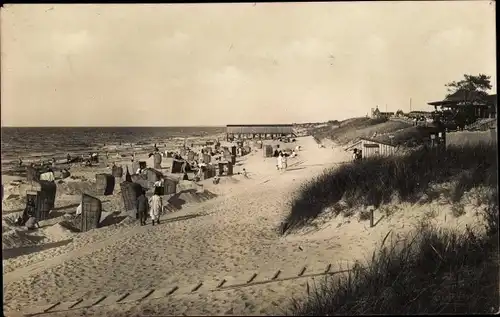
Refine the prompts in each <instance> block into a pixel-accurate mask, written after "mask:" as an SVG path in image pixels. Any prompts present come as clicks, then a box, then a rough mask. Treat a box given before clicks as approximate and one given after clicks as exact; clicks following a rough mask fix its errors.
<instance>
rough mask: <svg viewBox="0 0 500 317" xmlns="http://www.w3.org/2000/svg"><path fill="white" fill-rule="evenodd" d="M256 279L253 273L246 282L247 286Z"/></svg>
mask: <svg viewBox="0 0 500 317" xmlns="http://www.w3.org/2000/svg"><path fill="white" fill-rule="evenodd" d="M256 277H257V273H253V274H252V276H251V277H250V278H249V279H248V280H247V284H249V283H252V281H253V280H254V279H255V278H256Z"/></svg>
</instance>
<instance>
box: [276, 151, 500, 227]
mask: <svg viewBox="0 0 500 317" xmlns="http://www.w3.org/2000/svg"><path fill="white" fill-rule="evenodd" d="M448 182H453V184H454V187H453V188H451V189H442V190H443V193H436V192H435V191H436V190H437V189H436V186H433V185H435V184H442V183H448ZM496 184H497V150H496V146H493V145H487V144H477V145H475V146H467V147H450V148H448V149H447V150H446V151H443V152H437V151H434V150H426V149H425V148H424V149H420V150H417V151H414V152H412V153H410V154H409V155H405V156H393V157H372V158H368V159H364V160H363V161H361V162H357V163H352V164H345V165H342V166H340V167H338V168H334V169H332V170H326V171H325V172H324V173H323V174H321V175H320V176H318V177H316V178H314V179H313V180H311V181H310V182H308V183H305V184H304V185H302V187H301V190H300V191H299V192H298V196H297V198H296V199H295V200H294V201H293V203H292V209H291V212H290V214H288V216H287V218H286V220H285V221H286V222H287V223H288V229H294V228H299V227H302V226H304V225H307V224H308V223H310V222H311V221H312V220H313V219H315V218H316V217H318V215H319V214H320V213H321V212H323V211H324V210H325V209H326V208H328V207H331V206H334V205H335V204H336V203H339V202H340V201H342V202H344V203H346V204H347V206H348V207H358V206H363V205H364V206H370V205H373V206H375V207H379V206H381V205H383V204H385V203H389V202H390V201H392V200H393V199H394V198H395V197H397V199H398V200H400V201H406V202H413V203H415V202H417V201H421V200H422V198H423V197H426V198H427V199H428V200H432V199H433V198H437V197H439V196H440V195H441V194H444V195H445V196H446V197H447V198H448V199H449V200H450V202H451V203H455V202H458V201H459V200H460V199H461V197H462V195H463V194H464V193H465V192H466V191H469V190H471V189H472V188H474V187H477V186H489V187H492V188H496Z"/></svg>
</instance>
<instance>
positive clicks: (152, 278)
mask: <svg viewBox="0 0 500 317" xmlns="http://www.w3.org/2000/svg"><path fill="white" fill-rule="evenodd" d="M299 143H300V144H301V146H302V149H303V151H301V152H299V156H298V157H296V158H294V159H290V160H289V166H294V167H295V168H290V170H289V171H286V172H279V171H277V170H276V167H275V159H273V158H269V159H265V158H263V157H262V153H261V152H254V153H252V154H250V155H248V156H247V157H245V158H244V160H242V161H241V163H242V165H241V166H239V168H243V167H245V168H246V169H247V171H248V172H249V177H248V178H246V177H244V176H242V175H235V176H233V177H232V178H223V179H222V181H221V183H220V184H219V185H214V184H212V183H211V180H207V181H203V182H201V184H203V188H204V190H205V192H204V193H202V194H201V193H194V192H183V193H181V194H180V195H178V197H177V199H178V200H183V201H184V202H185V205H182V208H180V209H177V211H176V212H173V213H168V214H167V215H164V216H163V218H162V219H163V221H162V223H161V224H160V225H158V226H154V227H152V226H145V227H141V226H137V224H136V223H135V222H132V223H131V221H130V220H126V222H125V223H122V224H117V225H113V226H110V227H107V228H102V229H97V230H93V231H91V232H88V233H85V234H78V235H74V236H73V235H68V236H66V233H65V232H61V229H60V228H59V229H58V228H56V229H51V230H54V232H52V234H53V236H56V233H60V235H59V237H60V239H65V238H68V237H69V236H71V237H72V238H73V239H74V240H73V242H72V243H70V244H67V245H65V246H60V247H56V248H53V249H50V250H44V251H40V252H37V253H34V254H29V255H24V256H19V257H16V258H13V259H9V260H4V266H6V269H8V270H6V273H7V274H5V275H4V283H5V284H4V296H5V297H4V299H5V307H6V308H8V309H19V308H21V307H22V306H23V303H26V302H37V301H42V302H43V301H47V302H57V301H64V300H69V299H72V298H80V297H81V296H94V295H95V296H100V295H107V294H109V293H121V292H130V291H132V290H138V289H145V288H155V289H158V288H163V287H168V286H171V285H188V284H193V283H197V282H199V281H200V280H209V279H213V280H217V279H219V278H221V277H224V276H237V275H241V274H243V273H245V274H247V273H249V272H255V271H259V272H265V271H273V270H277V269H287V268H288V269H295V268H297V267H301V266H304V265H308V266H310V267H320V266H323V267H324V266H326V265H327V264H328V263H339V262H342V261H343V262H345V263H352V261H354V260H362V259H364V258H365V256H367V255H368V254H371V252H372V250H373V248H374V247H375V246H376V244H377V243H378V242H379V241H380V239H381V238H383V236H384V235H386V234H387V232H388V231H389V230H393V231H394V232H395V234H397V233H398V232H404V231H405V230H409V229H410V228H411V227H412V225H413V224H414V223H416V221H417V220H419V219H420V218H421V216H419V215H423V214H425V213H424V212H423V209H422V208H424V207H421V208H420V207H418V208H417V207H415V206H401V208H404V209H405V210H404V211H401V212H398V213H395V214H394V215H393V216H391V217H387V218H386V219H382V220H381V221H380V223H378V224H377V226H376V227H375V228H371V229H369V228H367V227H368V224H367V222H366V221H364V222H363V221H361V222H359V221H358V220H357V219H355V218H352V219H344V218H342V217H338V218H336V219H333V220H332V219H331V218H328V219H327V218H325V219H323V220H324V221H323V222H321V219H320V220H318V221H319V222H318V223H317V224H316V227H315V228H314V227H313V228H312V229H311V230H313V231H310V232H305V231H303V232H298V233H295V234H292V235H289V236H286V237H282V236H280V235H279V233H278V230H277V228H278V226H279V224H280V222H281V220H282V219H283V217H284V216H285V215H286V214H287V212H288V211H289V202H290V200H291V199H292V198H293V193H294V192H295V191H296V190H297V189H298V187H299V186H300V185H301V184H302V183H303V182H304V181H306V180H307V179H310V178H311V177H313V176H315V175H317V174H318V173H320V172H321V171H323V169H324V168H326V167H329V166H335V164H338V163H340V162H344V161H346V160H347V159H348V157H349V154H348V153H346V152H344V151H342V150H341V149H339V148H336V147H334V148H333V149H332V148H331V147H326V148H319V147H318V146H317V144H316V142H315V141H314V140H313V139H312V138H310V137H305V138H300V139H299ZM332 146H333V145H332ZM236 172H238V171H236ZM115 196H116V195H115ZM203 197H205V198H203ZM107 199H108V198H107ZM109 200H110V201H111V202H112V204H115V206H114V207H113V208H115V209H119V208H120V207H119V205H120V203H119V202H118V201H119V200H118V199H112V198H109ZM110 204H111V203H110ZM109 208H112V207H109ZM419 208H420V209H419ZM443 213H444V214H445V213H446V211H443ZM467 215H468V216H467V217H465V218H462V221H470V222H472V221H474V220H475V216H474V213H473V211H472V210H471V211H470V212H468V214H467ZM381 216H382V215H381V214H377V217H381ZM325 217H328V215H325ZM453 224H456V222H455V223H453ZM47 230H48V229H47ZM34 259H36V260H34ZM304 285H305V282H303V281H302V282H300V281H299V282H279V283H274V284H273V285H262V286H255V287H251V288H248V289H246V290H243V289H239V290H231V291H224V292H214V293H206V292H199V293H197V294H188V295H175V296H172V297H171V298H170V299H169V300H168V303H165V300H163V302H162V301H161V300H152V301H146V302H144V303H141V305H139V306H131V305H126V304H123V305H117V306H114V307H113V306H112V307H105V308H99V309H97V308H93V309H90V310H87V311H86V314H87V315H88V314H95V315H96V316H97V315H99V316H102V315H105V316H106V315H108V316H114V315H120V314H124V313H125V312H127V314H129V313H130V314H131V313H134V312H137V311H138V310H139V309H144V310H149V311H152V312H156V313H163V314H175V315H180V314H252V315H255V314H272V313H280V309H282V308H283V307H285V306H284V305H285V304H286V303H287V300H288V299H289V298H290V297H291V296H292V295H293V294H298V293H300V292H303V291H304ZM62 290H63V291H62ZM81 313H82V312H75V311H73V312H71V314H72V315H75V314H81ZM61 315H64V314H61Z"/></svg>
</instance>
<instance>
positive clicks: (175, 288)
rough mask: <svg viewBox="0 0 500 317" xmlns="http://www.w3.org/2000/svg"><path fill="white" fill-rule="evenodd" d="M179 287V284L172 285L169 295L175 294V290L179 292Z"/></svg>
mask: <svg viewBox="0 0 500 317" xmlns="http://www.w3.org/2000/svg"><path fill="white" fill-rule="evenodd" d="M178 289H179V286H174V287H172V289H171V290H170V291H168V292H167V295H172V294H174V293H175V292H177V290H178Z"/></svg>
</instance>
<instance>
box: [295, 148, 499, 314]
mask: <svg viewBox="0 0 500 317" xmlns="http://www.w3.org/2000/svg"><path fill="white" fill-rule="evenodd" d="M496 156H497V148H496V144H495V145H491V144H490V145H489V146H488V145H485V144H478V145H475V146H466V147H455V148H450V149H449V150H448V151H446V152H444V153H441V154H438V153H436V152H426V151H424V150H420V151H417V152H414V153H413V154H411V155H409V156H404V157H392V158H385V159H382V158H373V159H368V160H365V161H362V162H360V163H356V164H348V165H345V166H342V167H340V168H339V169H337V170H331V171H326V172H325V173H324V174H323V175H321V176H319V177H318V178H316V179H315V180H313V181H312V182H310V183H308V184H305V185H304V186H303V188H302V190H301V191H300V193H299V196H298V197H297V199H296V200H295V202H294V204H293V207H292V210H291V213H290V214H289V215H288V218H287V220H288V222H289V228H297V227H301V226H304V225H307V224H308V222H309V221H310V220H312V219H314V218H315V217H317V216H318V215H319V214H320V213H321V212H322V210H324V208H325V207H329V206H332V205H334V204H335V202H338V201H339V200H340V199H343V200H345V201H346V202H348V203H349V204H348V205H350V207H352V206H356V205H360V204H373V205H379V204H383V203H384V202H387V201H388V200H390V199H391V196H393V195H394V194H397V195H398V196H399V198H400V199H402V200H406V201H416V200H417V199H419V197H421V196H422V195H423V194H424V193H425V194H426V195H427V197H428V199H433V198H437V197H438V196H439V194H440V193H435V192H432V191H431V186H430V185H431V184H432V183H441V182H449V181H452V180H454V183H455V186H454V187H453V188H452V189H451V190H450V191H449V192H447V193H445V194H446V196H448V198H449V200H450V203H454V202H456V201H458V200H460V197H461V195H463V193H464V192H466V191H468V190H470V189H471V188H473V187H476V186H487V187H490V188H492V191H491V192H492V193H494V194H493V195H490V196H486V197H481V200H482V201H483V202H485V203H488V206H489V207H488V208H487V210H486V211H485V212H484V216H485V219H486V226H487V229H488V230H487V232H488V235H487V236H486V237H478V236H475V235H474V234H473V233H472V232H470V231H468V232H467V233H465V234H459V233H456V232H452V231H444V230H440V229H438V228H436V227H432V226H429V225H425V224H422V227H421V228H420V230H417V231H416V232H415V233H413V236H409V237H407V239H406V240H403V241H402V242H401V241H399V242H398V241H394V242H391V243H386V245H387V246H385V247H384V246H383V247H382V248H381V250H380V252H378V254H375V253H374V254H373V257H372V259H371V261H369V262H368V263H366V264H365V265H363V267H364V268H363V269H361V268H360V266H355V267H354V268H353V270H351V271H350V272H349V274H348V275H347V276H344V277H343V278H340V279H336V280H331V281H329V282H328V283H326V284H323V285H322V286H321V287H320V288H319V289H316V290H315V291H314V292H313V293H312V294H310V295H309V296H308V297H307V298H305V299H300V300H299V299H294V301H293V304H292V306H291V308H290V310H289V311H288V312H287V313H288V314H291V315H309V316H312V315H335V314H340V315H360V314H391V313H392V314H418V313H489V312H492V310H496V309H497V308H498V301H499V296H498V294H499V293H498V286H499V278H498V275H499V274H498V272H499V269H498V193H497V157H496ZM338 211H339V212H340V211H341V209H338ZM386 238H387V237H386ZM384 242H385V239H384Z"/></svg>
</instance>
